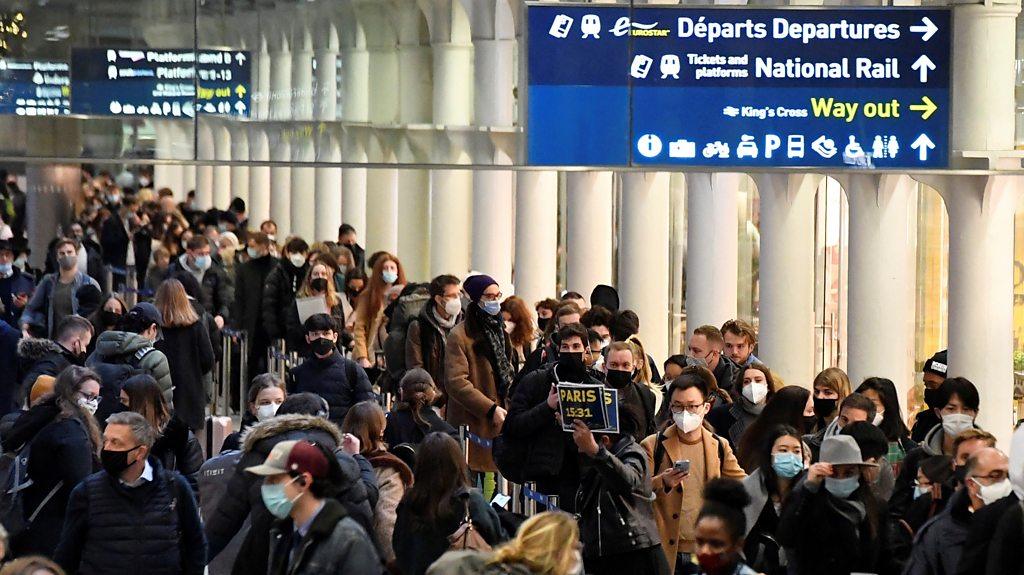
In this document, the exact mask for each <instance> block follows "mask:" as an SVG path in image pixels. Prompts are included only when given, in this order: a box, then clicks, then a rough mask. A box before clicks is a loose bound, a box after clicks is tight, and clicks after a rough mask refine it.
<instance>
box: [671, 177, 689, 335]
mask: <svg viewBox="0 0 1024 575" xmlns="http://www.w3.org/2000/svg"><path fill="white" fill-rule="evenodd" d="M669 194H670V196H671V197H670V200H669V201H670V205H671V208H670V209H671V213H672V215H671V230H670V231H669V237H670V238H671V242H672V247H671V257H672V266H671V270H670V271H669V278H671V279H670V283H671V285H672V291H671V295H670V296H669V307H670V310H669V311H670V312H671V313H672V314H673V315H672V318H671V323H670V324H669V325H670V329H671V331H669V349H671V350H673V351H675V350H679V349H682V343H683V335H684V334H681V333H679V329H677V327H676V325H677V324H678V323H679V321H680V320H679V318H677V317H676V316H675V314H678V313H680V312H681V311H682V309H683V308H682V305H683V301H684V298H683V294H684V293H685V291H684V289H683V288H684V282H683V277H684V274H685V273H686V174H682V173H679V172H677V173H674V174H672V175H671V176H670V177H669Z"/></svg>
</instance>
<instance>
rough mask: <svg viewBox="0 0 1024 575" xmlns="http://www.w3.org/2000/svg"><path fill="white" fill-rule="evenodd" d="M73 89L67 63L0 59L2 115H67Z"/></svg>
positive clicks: (0, 111) (0, 107)
mask: <svg viewBox="0 0 1024 575" xmlns="http://www.w3.org/2000/svg"><path fill="white" fill-rule="evenodd" d="M70 90H71V76H70V74H69V73H68V63H67V62H51V61H47V60H14V59H10V58H0V114H13V115H18V116H63V115H65V114H68V113H70V106H69V103H68V98H69V92H70Z"/></svg>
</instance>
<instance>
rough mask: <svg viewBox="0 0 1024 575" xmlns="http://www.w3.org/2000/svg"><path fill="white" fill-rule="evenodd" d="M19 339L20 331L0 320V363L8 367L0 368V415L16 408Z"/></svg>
mask: <svg viewBox="0 0 1024 575" xmlns="http://www.w3.org/2000/svg"><path fill="white" fill-rule="evenodd" d="M20 339H21V331H19V330H17V329H15V328H13V327H11V325H10V324H8V323H7V322H5V321H0V365H5V366H8V369H4V370H0V417H3V416H5V415H7V414H8V413H11V412H12V411H17V410H18V403H17V398H18V396H19V393H18V387H19V386H20V382H19V381H18V370H17V369H14V367H15V366H17V365H18V341H19V340H20Z"/></svg>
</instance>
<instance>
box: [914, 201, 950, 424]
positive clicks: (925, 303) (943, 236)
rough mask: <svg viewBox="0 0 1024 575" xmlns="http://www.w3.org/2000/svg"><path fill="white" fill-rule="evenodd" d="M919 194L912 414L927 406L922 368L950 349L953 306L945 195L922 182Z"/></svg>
mask: <svg viewBox="0 0 1024 575" xmlns="http://www.w3.org/2000/svg"><path fill="white" fill-rule="evenodd" d="M918 190H919V191H918V196H917V298H916V299H917V314H916V315H917V320H916V325H917V329H916V330H915V333H914V341H915V354H914V355H915V358H914V367H915V369H916V370H917V373H916V383H917V384H918V385H915V392H914V396H913V398H912V401H911V402H910V405H909V406H908V409H907V412H908V413H917V412H918V411H920V410H921V409H922V408H923V407H924V391H923V380H922V373H921V368H922V367H923V366H924V362H925V361H926V360H927V359H928V358H929V357H931V356H932V355H933V354H934V353H935V352H937V351H939V350H943V349H946V341H947V335H948V333H947V330H948V326H949V324H948V319H947V318H948V315H947V311H948V307H949V282H948V280H947V273H948V270H949V216H948V214H947V213H946V205H945V203H943V201H942V197H941V196H939V193H938V192H936V191H935V190H934V189H932V188H930V187H928V186H926V185H924V184H921V185H920V186H919V188H918Z"/></svg>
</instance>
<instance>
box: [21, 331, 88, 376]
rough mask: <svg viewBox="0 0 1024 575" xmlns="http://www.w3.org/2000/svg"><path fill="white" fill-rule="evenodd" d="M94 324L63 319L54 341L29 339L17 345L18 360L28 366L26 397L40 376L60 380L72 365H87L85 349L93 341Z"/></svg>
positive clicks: (26, 372) (26, 371)
mask: <svg viewBox="0 0 1024 575" xmlns="http://www.w3.org/2000/svg"><path fill="white" fill-rule="evenodd" d="M92 330H93V327H92V323H90V322H89V320H87V319H85V318H84V317H79V316H77V315H71V316H68V317H66V318H64V320H63V321H61V322H60V325H58V326H57V330H56V331H55V332H54V336H53V340H52V341H51V340H47V339H37V338H27V339H23V340H21V341H20V342H19V343H18V359H19V360H20V361H21V362H22V365H23V366H26V369H25V372H24V373H25V375H24V377H22V379H21V391H22V393H23V394H27V393H28V390H29V389H31V388H32V384H34V383H35V381H36V378H38V377H39V376H40V375H49V376H52V377H57V375H58V374H59V373H60V372H62V371H64V369H65V368H66V367H68V366H69V365H78V366H81V365H84V364H85V357H86V351H85V350H86V349H87V348H88V347H89V342H91V341H92V336H93V333H92Z"/></svg>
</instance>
